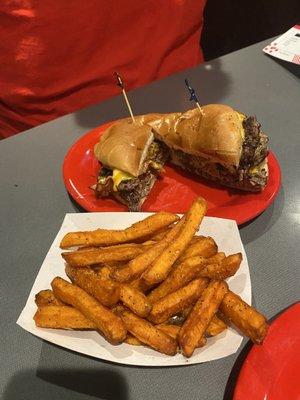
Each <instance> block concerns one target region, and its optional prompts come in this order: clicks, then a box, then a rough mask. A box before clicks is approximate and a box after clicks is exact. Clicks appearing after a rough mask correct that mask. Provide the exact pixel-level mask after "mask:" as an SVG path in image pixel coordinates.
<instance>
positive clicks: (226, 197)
mask: <svg viewBox="0 0 300 400" xmlns="http://www.w3.org/2000/svg"><path fill="white" fill-rule="evenodd" d="M108 125H110V124H105V125H102V126H100V127H98V128H96V129H94V130H92V131H90V132H88V133H86V134H85V135H84V136H82V137H81V138H80V139H79V140H78V141H77V142H76V143H75V144H74V145H73V146H72V147H71V148H70V150H69V151H68V153H67V155H66V157H65V160H64V164H63V177H64V182H65V186H66V188H67V190H68V192H69V194H70V195H71V196H72V197H73V199H74V200H75V201H76V202H77V203H78V204H79V205H80V206H81V207H83V208H84V209H85V210H87V211H126V207H125V206H123V205H122V204H120V203H118V202H117V201H115V200H113V199H104V200H103V199H96V197H95V195H94V192H93V191H92V190H91V189H90V186H91V185H93V184H95V182H96V179H97V175H98V171H99V163H98V161H97V160H96V159H95V157H94V153H93V148H94V145H95V144H96V143H97V142H98V140H99V137H100V136H101V134H102V133H103V131H104V130H105V129H106V128H107V127H108ZM268 162H269V175H270V177H269V182H268V184H267V186H266V188H265V189H264V191H263V192H261V193H246V192H245V193H244V192H241V191H238V190H234V189H229V188H224V187H221V186H219V185H217V184H213V183H209V182H207V181H204V180H202V179H200V178H198V177H197V176H192V175H191V174H187V173H185V172H184V171H182V170H180V169H179V168H176V167H174V166H172V165H168V166H166V168H165V170H166V172H165V174H164V175H163V178H162V179H159V180H158V181H157V182H156V184H155V185H154V187H153V189H152V190H151V193H150V195H149V196H148V198H147V200H146V201H145V203H144V204H143V207H142V211H151V212H156V211H169V212H176V213H183V212H185V211H186V210H187V209H188V208H189V206H190V205H191V202H192V200H193V199H194V198H195V197H197V196H202V197H204V198H205V199H206V200H207V203H208V212H207V215H208V216H213V217H220V218H229V219H234V220H236V221H237V223H238V224H243V223H245V222H247V221H249V220H251V219H252V218H254V217H256V216H257V215H259V214H260V213H261V212H262V211H264V210H265V209H266V208H267V207H268V206H269V205H270V204H271V203H272V202H273V201H274V199H275V197H276V195H277V193H278V191H279V188H280V180H281V174H280V167H279V164H278V161H277V160H276V158H275V156H274V154H273V153H270V154H269V156H268Z"/></svg>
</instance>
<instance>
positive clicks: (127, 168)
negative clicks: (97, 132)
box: [93, 119, 169, 211]
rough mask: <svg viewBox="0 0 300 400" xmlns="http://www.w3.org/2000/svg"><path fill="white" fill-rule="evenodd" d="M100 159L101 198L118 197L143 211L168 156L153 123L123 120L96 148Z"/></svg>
mask: <svg viewBox="0 0 300 400" xmlns="http://www.w3.org/2000/svg"><path fill="white" fill-rule="evenodd" d="M94 154H95V157H96V158H97V159H98V160H99V161H100V163H101V164H100V170H99V175H98V179H97V183H96V185H95V186H94V187H93V189H94V191H95V194H96V196H97V197H99V198H103V197H111V196H114V197H115V198H116V199H117V200H118V201H119V202H121V203H123V204H125V205H126V206H127V207H128V209H129V211H139V210H140V208H141V206H142V204H143V202H144V201H145V199H146V198H147V196H148V194H149V193H150V191H151V189H152V187H153V185H154V183H155V181H156V179H157V178H158V176H159V174H160V172H161V171H162V169H163V166H164V164H165V162H166V160H167V158H168V155H169V152H168V149H167V147H166V146H165V144H164V143H163V142H162V141H157V140H155V137H154V133H153V130H152V128H151V126H150V125H145V124H143V123H141V122H140V121H138V122H137V123H133V122H132V121H131V120H127V119H126V120H121V121H119V122H117V123H115V124H113V125H112V126H110V127H109V128H108V129H107V130H106V131H105V132H104V134H103V135H102V136H101V138H100V141H99V143H97V144H96V145H95V147H94Z"/></svg>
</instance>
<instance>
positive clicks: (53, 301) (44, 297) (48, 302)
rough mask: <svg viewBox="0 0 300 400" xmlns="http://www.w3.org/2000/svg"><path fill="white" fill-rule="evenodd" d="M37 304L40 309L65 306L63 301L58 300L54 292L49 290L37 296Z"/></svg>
mask: <svg viewBox="0 0 300 400" xmlns="http://www.w3.org/2000/svg"><path fill="white" fill-rule="evenodd" d="M35 304H36V305H37V306H38V307H44V306H63V305H65V303H63V302H62V301H60V300H58V299H57V298H56V297H55V296H54V294H53V292H52V290H50V289H47V290H41V291H40V292H39V293H37V294H36V295H35Z"/></svg>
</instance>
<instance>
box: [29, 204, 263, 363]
mask: <svg viewBox="0 0 300 400" xmlns="http://www.w3.org/2000/svg"><path fill="white" fill-rule="evenodd" d="M205 212H206V202H205V200H204V199H202V198H197V199H196V200H195V201H194V202H193V204H192V205H191V208H190V209H189V210H188V212H187V213H186V214H185V215H184V216H183V217H182V218H181V219H179V217H178V216H177V215H174V214H171V213H166V212H159V213H157V214H154V215H151V216H149V217H147V218H146V219H144V220H142V221H140V222H137V223H135V224H133V225H132V226H130V227H128V228H126V229H125V230H108V229H97V230H95V231H87V232H71V233H68V234H67V235H65V236H64V238H63V239H62V241H61V244H60V246H61V248H62V249H69V248H72V250H71V251H64V252H63V253H62V257H63V258H64V260H65V262H66V266H65V272H66V275H67V276H68V278H69V279H70V281H71V282H72V283H70V282H69V281H67V280H65V279H63V278H61V277H56V278H55V279H53V281H52V282H51V286H52V290H43V291H41V292H39V293H38V294H37V295H36V304H37V306H38V310H37V312H36V313H35V315H34V320H35V323H36V325H37V326H38V327H41V328H56V329H77V330H78V329H79V330H97V331H99V332H100V333H101V334H102V335H103V336H104V337H105V338H106V339H107V340H108V341H109V342H110V343H112V344H118V343H122V342H125V343H128V344H132V345H146V346H150V347H152V348H153V349H155V350H157V351H159V352H161V353H164V354H167V355H175V354H176V353H178V352H182V354H183V355H184V356H186V357H190V356H192V354H193V352H194V351H195V349H196V348H198V347H202V346H205V344H206V340H207V337H209V336H215V335H218V334H220V333H221V332H223V331H225V330H226V329H227V327H228V326H229V325H234V326H235V327H236V328H238V330H239V331H241V332H242V333H243V334H244V335H246V336H248V337H249V338H251V339H252V341H253V342H255V343H261V342H262V341H263V339H264V337H265V335H266V333H267V329H268V324H267V322H266V319H265V317H264V316H263V315H262V314H260V313H259V312H258V311H256V310H255V309H254V308H253V307H251V306H249V305H248V304H246V303H245V302H244V301H243V300H242V299H241V298H240V297H239V296H238V295H236V294H234V293H233V292H231V291H230V290H229V288H228V285H227V283H226V281H225V279H226V278H229V277H230V276H233V275H234V274H235V273H236V271H237V270H238V268H239V266H240V264H241V261H242V255H241V254H240V253H238V254H231V255H227V256H226V255H225V254H224V253H223V252H220V251H219V252H218V247H217V245H216V243H215V241H214V240H213V239H212V238H211V237H204V236H196V232H197V231H198V229H199V226H200V224H201V221H202V219H203V217H204V215H205ZM74 247H76V249H74Z"/></svg>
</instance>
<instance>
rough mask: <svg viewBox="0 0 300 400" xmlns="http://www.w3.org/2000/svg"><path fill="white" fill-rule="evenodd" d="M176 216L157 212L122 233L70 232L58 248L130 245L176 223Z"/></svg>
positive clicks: (110, 231)
mask: <svg viewBox="0 0 300 400" xmlns="http://www.w3.org/2000/svg"><path fill="white" fill-rule="evenodd" d="M178 219H179V218H178V217H177V215H174V214H171V213H166V212H159V213H157V214H154V215H150V217H147V218H145V219H144V220H143V221H139V222H136V223H135V224H133V225H131V226H130V227H129V228H126V229H124V230H123V231H116V230H109V229H97V230H95V231H88V232H71V233H67V234H66V235H65V236H64V237H63V239H62V241H61V243H60V247H61V248H62V249H66V248H69V247H74V246H110V245H113V244H120V243H132V242H134V241H135V240H140V239H142V238H147V237H149V236H151V235H153V234H155V233H157V232H159V231H160V230H162V229H163V228H165V227H167V226H169V225H170V224H173V223H174V222H176V221H178Z"/></svg>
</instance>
